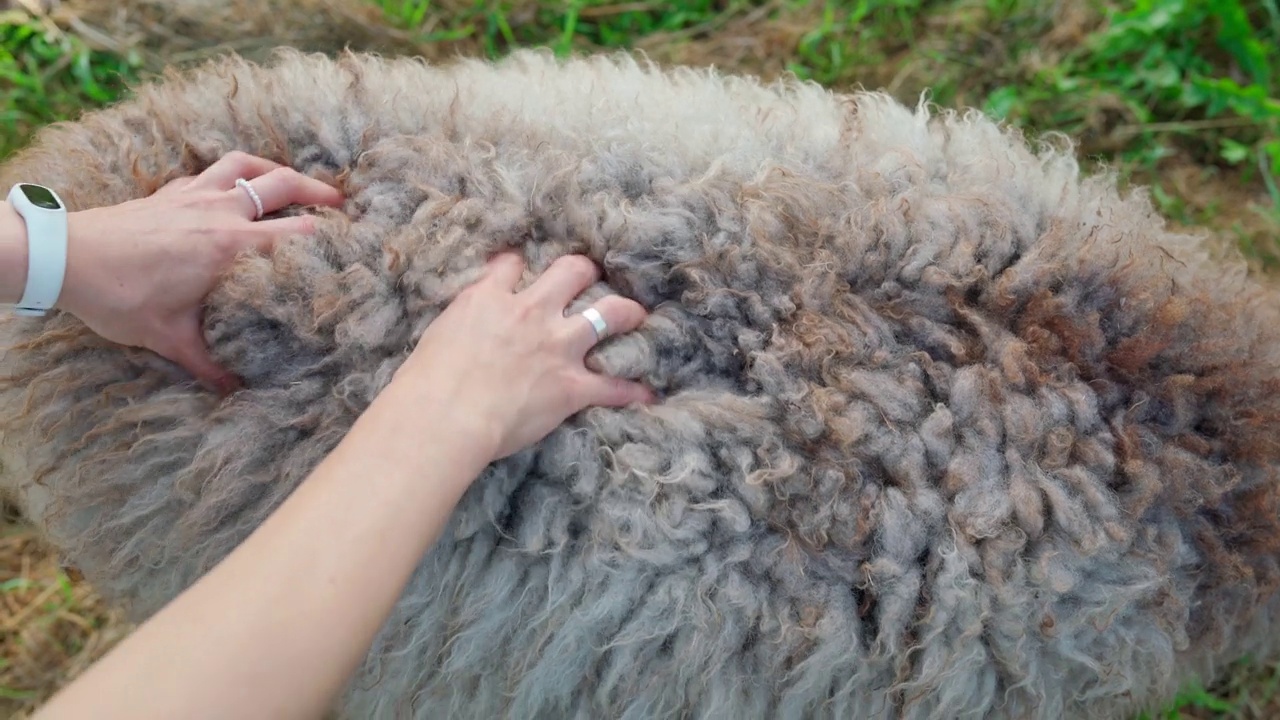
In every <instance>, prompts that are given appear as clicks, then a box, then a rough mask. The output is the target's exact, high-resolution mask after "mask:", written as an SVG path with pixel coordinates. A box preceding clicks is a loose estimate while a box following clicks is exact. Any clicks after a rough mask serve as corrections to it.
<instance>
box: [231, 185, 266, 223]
mask: <svg viewBox="0 0 1280 720" xmlns="http://www.w3.org/2000/svg"><path fill="white" fill-rule="evenodd" d="M236 187H241V188H244V191H245V192H247V193H249V199H250V200H253V206H254V207H256V208H257V209H258V217H256V218H254V219H255V220H257V219H259V218H261V217H262V198H260V197H258V193H257V192H255V191H254V189H253V186H252V185H250V184H249V181H248V180H245V179H244V178H237V179H236Z"/></svg>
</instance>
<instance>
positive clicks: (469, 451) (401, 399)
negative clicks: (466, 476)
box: [367, 373, 501, 471]
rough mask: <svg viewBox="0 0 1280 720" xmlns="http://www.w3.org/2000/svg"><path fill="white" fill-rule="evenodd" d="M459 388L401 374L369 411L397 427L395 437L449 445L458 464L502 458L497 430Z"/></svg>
mask: <svg viewBox="0 0 1280 720" xmlns="http://www.w3.org/2000/svg"><path fill="white" fill-rule="evenodd" d="M459 390H460V389H459V388H458V387H457V386H456V385H454V384H452V383H447V382H443V381H442V382H435V383H432V382H429V381H427V380H426V379H425V378H422V377H419V376H418V375H417V374H405V373H397V375H396V377H395V378H394V379H392V381H391V383H390V384H389V385H388V386H387V387H386V388H385V389H384V390H383V391H382V392H381V393H379V394H378V397H377V398H375V399H374V401H373V403H372V404H371V406H370V407H369V411H368V412H367V414H369V413H372V414H374V415H375V416H377V417H381V418H384V419H385V420H386V422H387V423H389V424H393V425H394V426H395V428H396V429H395V433H396V434H397V435H400V436H401V437H405V438H406V439H407V440H409V442H411V443H418V444H422V443H423V442H424V441H426V442H428V443H429V444H431V445H435V444H436V443H437V441H440V442H443V443H447V444H448V446H449V447H450V448H452V449H453V451H454V452H455V454H457V455H458V456H459V457H458V460H459V461H461V462H464V463H466V464H468V465H472V466H478V467H477V471H478V470H480V469H483V468H484V466H486V465H488V464H489V463H490V462H492V461H493V460H494V459H495V458H496V457H497V455H498V450H499V447H500V445H501V434H500V433H499V428H498V425H497V424H496V423H494V422H491V421H489V419H488V418H487V417H485V416H484V414H483V413H480V412H477V411H476V409H475V408H476V403H472V402H468V401H467V399H466V398H465V397H463V396H462V395H463V394H462V393H461V392H460V391H459Z"/></svg>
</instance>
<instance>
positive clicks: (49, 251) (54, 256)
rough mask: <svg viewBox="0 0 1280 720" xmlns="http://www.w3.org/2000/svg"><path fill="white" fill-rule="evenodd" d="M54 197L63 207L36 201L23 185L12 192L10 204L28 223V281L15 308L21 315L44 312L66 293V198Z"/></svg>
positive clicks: (17, 186)
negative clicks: (45, 204) (23, 188)
mask: <svg viewBox="0 0 1280 720" xmlns="http://www.w3.org/2000/svg"><path fill="white" fill-rule="evenodd" d="M44 189H45V190H48V188H44ZM48 192H49V193H51V194H52V193H53V191H52V190H48ZM54 198H55V199H56V200H57V203H58V205H59V206H61V207H62V208H63V209H59V210H48V209H45V208H41V207H38V206H36V205H34V204H32V203H31V201H30V200H28V199H27V197H26V196H25V195H24V194H23V192H22V189H21V186H19V185H15V186H14V187H13V189H12V190H11V191H10V192H9V203H10V204H11V205H12V206H13V207H14V209H16V210H17V211H18V214H20V215H22V218H23V220H25V221H26V225H27V284H26V289H25V290H24V292H23V294H22V299H21V300H19V301H18V303H17V305H16V306H15V307H14V313H15V314H17V315H26V316H40V315H44V314H45V313H47V312H48V311H49V310H50V309H51V308H53V306H54V305H55V304H57V302H58V297H59V296H60V295H61V294H62V282H63V280H64V279H65V276H66V271H67V213H66V210H65V207H66V206H65V204H63V202H62V198H58V197H57V195H56V194H55V195H54Z"/></svg>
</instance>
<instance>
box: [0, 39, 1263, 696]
mask: <svg viewBox="0 0 1280 720" xmlns="http://www.w3.org/2000/svg"><path fill="white" fill-rule="evenodd" d="M234 149H239V150H244V151H247V152H252V153H257V154H262V155H266V156H268V157H272V158H274V159H276V160H279V161H282V162H287V163H290V164H291V165H293V166H295V167H297V168H300V169H302V170H304V171H306V172H309V173H313V174H316V175H327V176H332V177H335V178H337V179H338V180H339V181H340V182H341V183H342V185H343V187H344V189H345V192H346V193H347V194H348V197H349V202H348V204H347V205H346V207H345V209H344V211H342V212H325V213H322V214H320V215H319V220H318V232H317V235H316V236H315V237H314V238H310V239H294V240H291V241H289V242H287V243H285V244H283V245H282V246H281V247H280V248H279V249H278V250H277V251H276V252H275V253H274V255H273V256H272V257H270V258H266V257H248V258H243V259H242V260H241V261H240V262H238V263H237V264H236V266H235V267H234V270H233V271H232V272H231V273H230V275H229V277H228V278H227V279H226V281H225V283H224V284H223V285H222V286H221V287H220V288H219V289H218V290H217V291H216V292H215V293H214V294H213V295H212V297H211V298H210V307H209V314H208V319H207V335H208V338H209V340H210V342H211V343H212V346H213V348H214V349H215V351H216V355H217V356H218V357H219V358H220V360H221V361H222V362H224V363H225V364H226V365H227V366H228V367H229V368H230V369H232V370H233V371H235V372H236V373H238V374H239V375H240V376H242V377H243V378H244V379H245V381H246V385H247V389H245V390H243V391H241V392H239V393H237V394H236V395H234V396H233V397H231V398H230V399H228V400H226V401H225V402H221V403H219V402H218V401H217V400H216V399H215V398H214V397H212V396H211V395H209V394H208V393H206V392H203V391H202V390H200V389H199V388H198V387H196V386H195V385H194V384H193V383H191V382H189V380H188V379H187V378H185V376H183V375H182V374H181V373H180V372H179V371H177V370H175V369H174V368H172V367H171V366H169V365H167V364H166V363H163V362H161V361H158V360H157V359H156V358H155V357H154V356H151V355H149V354H147V353H142V352H134V351H126V350H122V349H119V348H117V347H113V346H110V345H108V344H106V343H103V342H102V341H100V340H98V339H96V338H95V337H94V336H93V335H92V334H91V333H89V332H87V331H86V330H85V329H84V328H83V327H82V326H81V325H80V324H79V323H78V322H77V321H76V320H74V319H73V318H70V317H67V316H56V317H52V318H50V319H48V320H46V321H43V322H36V321H30V320H24V321H21V322H20V323H17V324H13V325H10V326H9V328H8V332H9V333H10V334H11V338H12V339H13V340H14V341H16V342H17V343H18V346H17V348H16V349H15V350H13V351H11V352H9V353H7V355H6V357H5V358H4V361H3V371H4V372H5V373H6V374H7V375H8V376H9V377H10V381H9V384H8V386H7V388H8V389H7V391H6V393H7V394H6V395H5V396H4V398H3V399H4V400H5V401H6V402H7V403H9V404H10V406H11V407H14V408H17V410H15V411H14V412H12V413H10V416H11V417H9V418H8V420H9V422H8V427H7V430H6V433H7V439H8V440H9V441H10V443H12V445H13V448H14V450H13V451H12V452H13V454H14V457H16V458H17V459H18V460H19V461H20V465H25V467H26V471H25V472H21V473H19V472H17V471H11V473H10V477H9V479H8V480H7V483H8V484H10V485H11V486H12V487H14V488H15V489H16V490H17V491H18V493H19V495H20V497H21V498H22V500H23V503H24V505H25V506H26V507H27V509H28V512H30V513H31V515H32V517H33V518H34V519H35V521H36V522H38V523H39V524H40V525H41V526H42V527H43V528H45V529H46V530H47V532H48V533H49V537H50V538H51V540H52V541H53V542H54V543H55V544H56V545H57V546H58V547H59V548H61V549H63V550H64V551H65V553H66V556H67V558H68V559H69V560H70V561H71V562H72V563H74V564H75V565H76V566H77V567H78V568H80V569H81V570H82V571H83V572H84V573H85V575H86V576H87V577H88V578H89V579H90V580H91V581H92V582H93V583H94V584H95V585H96V586H97V588H99V589H100V590H101V591H102V592H103V593H104V594H105V595H106V596H107V597H108V598H110V599H112V600H113V601H118V602H121V603H123V604H127V606H128V607H129V608H130V609H131V610H132V613H133V616H134V617H135V618H138V619H141V618H145V617H147V616H148V615H150V614H151V613H153V612H155V611H156V610H157V609H158V608H159V607H160V606H161V605H162V604H163V603H165V602H166V601H168V600H170V599H171V598H173V597H174V596H175V595H176V594H177V593H179V592H180V591H181V590H182V589H183V588H184V587H186V586H188V585H189V584H191V583H192V582H193V581H194V580H195V579H196V578H197V577H198V576H199V575H200V574H201V573H203V572H205V571H207V570H208V569H209V568H211V567H212V566H213V565H214V564H215V563H217V562H218V561H219V560H220V559H221V558H222V557H224V556H225V555H226V554H227V553H228V552H229V551H230V550H231V549H232V548H233V547H234V546H235V545H236V544H237V543H239V542H241V541H242V540H243V539H244V538H245V537H246V535H247V534H248V533H249V532H250V531H251V530H252V529H253V528H254V527H255V526H257V525H258V524H259V523H261V522H262V521H263V519H264V518H265V517H266V516H267V515H268V513H270V512H271V511H272V510H273V509H274V508H275V507H277V506H278V505H279V504H280V503H281V501H282V500H283V499H284V498H285V497H286V496H287V495H288V494H289V492H290V491H291V490H292V489H294V488H295V487H296V486H297V484H298V483H299V482H301V481H302V480H303V478H304V477H305V476H306V475H307V473H308V471H309V470H310V469H311V468H312V467H314V466H315V465H316V464H317V463H318V462H319V461H320V460H321V458H323V457H324V456H325V455H326V453H327V452H328V451H329V450H330V449H332V448H333V447H334V446H335V444H336V443H337V442H338V441H339V440H340V438H341V437H342V435H343V433H344V431H346V430H347V429H348V428H349V427H350V426H351V424H352V421H353V420H354V419H355V418H356V416H357V414H358V413H360V412H361V411H362V409H364V408H365V407H366V406H367V405H368V404H369V403H370V401H371V399H372V398H373V397H374V396H375V395H376V394H377V393H378V392H379V390H380V389H381V388H383V387H384V386H385V385H386V383H387V382H388V379H389V378H390V377H391V375H392V373H393V371H394V370H395V369H396V367H397V366H398V364H399V363H400V362H401V361H402V360H403V359H404V358H405V357H406V354H407V352H408V348H409V347H410V346H411V345H412V344H413V342H414V340H415V338H416V337H417V336H418V335H419V334H420V333H421V332H422V330H423V328H424V327H425V326H426V325H427V324H428V323H430V322H431V321H432V319H433V317H435V316H436V315H437V314H438V313H439V312H440V311H441V310H442V309H443V308H444V307H445V306H446V304H447V303H448V301H449V299H450V298H451V297H452V296H453V295H454V294H455V293H456V292H457V291H458V290H459V289H460V288H462V287H463V286H464V285H465V284H466V283H467V282H469V281H470V280H471V279H473V278H474V277H475V276H476V273H477V271H478V269H479V268H480V267H481V265H482V263H483V262H484V261H485V259H486V258H487V257H488V256H490V254H491V253H493V252H495V251H497V250H499V249H501V248H505V247H517V248H522V249H523V250H524V252H525V253H526V255H527V257H528V258H529V261H530V263H531V277H532V274H533V273H536V272H538V271H540V270H541V269H542V268H544V267H545V266H546V264H547V263H549V262H550V261H551V260H552V259H554V258H555V257H558V256H561V255H564V254H567V253H585V254H588V255H590V256H591V257H593V258H594V259H595V260H596V261H598V262H599V263H600V264H601V265H602V266H603V267H604V268H605V271H606V275H605V279H604V281H603V282H602V283H601V284H600V285H599V286H598V287H595V288H593V289H592V291H591V292H590V293H588V294H587V295H586V296H584V298H583V302H586V301H589V300H591V299H593V298H595V297H598V296H599V295H600V294H601V293H603V292H606V291H613V292H618V293H621V294H624V295H627V296H629V297H633V298H635V299H637V300H638V301H640V302H641V303H643V304H644V305H645V306H646V307H649V308H651V309H652V310H653V315H652V318H651V319H650V320H649V321H648V322H647V323H646V324H645V325H644V326H643V327H642V328H641V329H640V330H638V331H636V332H634V333H632V334H629V335H627V336H625V337H619V338H614V339H611V340H609V341H607V342H606V343H604V344H603V345H602V346H600V347H599V348H598V349H597V350H596V351H594V352H593V353H592V355H591V356H590V362H591V363H592V364H593V366H594V367H597V368H601V369H604V370H606V371H608V372H611V373H615V374H618V375H621V376H625V377H628V378H637V379H642V380H644V381H646V382H648V383H650V384H651V385H652V386H654V387H655V388H657V389H658V390H659V391H660V392H661V394H662V400H661V402H660V403H659V404H658V405H657V406H655V407H652V408H649V409H642V408H626V409H593V410H590V411H587V412H584V413H582V414H581V415H579V416H576V417H574V418H572V419H571V420H570V421H569V422H566V423H565V424H564V425H563V426H562V427H561V428H560V429H558V430H557V431H555V432H554V433H552V434H551V436H549V437H548V438H546V439H545V440H544V441H543V442H541V443H539V444H538V445H537V446H535V447H533V448H531V449H529V450H528V451H527V452H523V453H521V454H519V455H517V456H515V457H513V458H510V459H508V460H506V461H503V462H499V463H496V464H494V465H493V466H492V467H491V468H489V469H488V470H487V472H486V473H485V474H484V475H483V476H482V477H481V478H480V479H479V480H478V481H477V482H476V483H475V485H474V487H473V488H472V489H471V490H470V492H469V493H468V494H467V495H466V497H465V498H464V499H463V501H462V503H461V505H460V506H459V507H458V509H457V511H456V513H455V514H454V516H453V518H452V520H451V523H450V525H449V527H448V529H447V532H446V535H445V536H444V537H443V539H442V540H441V541H440V542H439V544H438V546H436V547H435V548H434V549H433V550H432V551H431V552H430V553H429V554H428V555H427V556H426V557H425V558H424V559H423V560H422V563H421V566H420V568H419V569H418V572H417V573H416V574H415V577H414V578H413V580H412V582H411V584H410V586H409V587H408V588H407V589H406V591H405V593H404V596H403V598H402V599H401V601H400V602H399V604H398V606H397V607H396V608H395V611H394V613H393V615H392V617H390V618H389V619H388V620H387V622H386V625H385V627H384V629H383V631H382V632H381V633H380V635H379V637H378V638H377V640H376V643H375V645H374V646H373V647H372V648H371V650H370V652H369V654H368V657H367V661H366V662H365V664H364V665H363V666H362V667H361V668H360V670H359V672H358V674H357V675H356V677H354V678H353V680H352V682H351V685H350V687H349V689H348V691H347V692H346V693H345V695H344V697H343V698H342V700H341V704H342V709H343V711H344V712H345V714H347V715H349V716H350V717H354V718H390V717H397V718H399V717H422V718H427V717H432V718H435V717H469V718H498V717H505V718H543V717H545V718H570V717H571V718H655V717H706V718H733V719H735V720H736V719H737V718H818V717H832V718H842V719H844V718H889V717H906V718H960V717H1009V718H1057V717H1064V716H1066V717H1089V718H1105V717H1124V716H1126V715H1128V714H1130V713H1132V712H1134V711H1135V710H1137V709H1139V708H1144V707H1151V706H1153V705H1158V704H1160V703H1161V702H1163V701H1166V700H1167V699H1168V698H1170V697H1171V696H1172V694H1173V693H1174V692H1175V691H1176V690H1177V688H1178V687H1179V686H1180V685H1181V684H1182V683H1184V682H1186V681H1187V680H1188V679H1190V678H1194V677H1208V676H1210V675H1211V674H1212V673H1214V672H1216V671H1217V669H1218V668H1220V666H1221V664H1222V663H1224V662H1226V661H1229V660H1232V659H1234V658H1237V657H1240V656H1242V655H1244V654H1245V653H1248V652H1254V653H1266V652H1270V651H1271V650H1272V649H1273V645H1272V643H1271V634H1270V631H1269V628H1270V627H1271V618H1272V617H1273V616H1274V615H1275V612H1276V611H1277V604H1276V602H1275V600H1274V597H1275V590H1276V587H1277V580H1278V579H1280V572H1278V571H1280V568H1278V567H1277V562H1276V558H1277V549H1278V548H1280V512H1277V510H1278V508H1277V497H1276V477H1275V476H1276V468H1277V467H1278V466H1280V462H1278V461H1280V458H1278V457H1277V456H1278V454H1280V449H1278V448H1277V443H1276V442H1275V441H1274V440H1273V439H1272V428H1273V427H1275V423H1276V420H1277V415H1278V414H1280V400H1278V399H1277V398H1280V393H1277V392H1276V391H1277V382H1276V380H1277V368H1278V367H1280V335H1278V333H1280V317H1277V306H1278V303H1277V302H1276V301H1275V297H1274V296H1273V295H1270V294H1268V293H1267V292H1266V291H1265V290H1264V288H1262V287H1261V286H1259V285H1257V284H1255V283H1254V281H1252V280H1250V279H1249V278H1248V277H1247V274H1246V273H1245V272H1244V271H1243V269H1242V268H1241V267H1238V266H1236V265H1223V264H1219V263H1217V262H1215V261H1214V260H1213V259H1212V258H1211V257H1210V255H1209V254H1208V253H1207V251H1205V250H1204V249H1203V248H1202V247H1201V246H1200V245H1199V244H1198V243H1197V240H1196V239H1195V238H1192V237H1188V236H1184V235H1177V234H1173V233H1171V232H1169V231H1167V230H1165V229H1164V228H1163V225H1162V222H1161V220H1160V219H1159V217H1157V216H1156V215H1155V214H1154V213H1153V211H1152V209H1151V207H1150V205H1149V203H1148V202H1147V201H1146V200H1145V199H1144V198H1143V197H1141V196H1133V197H1128V198H1125V197H1122V196H1121V195H1119V194H1118V193H1117V191H1116V189H1115V187H1114V184H1113V183H1112V181H1111V180H1110V179H1109V178H1103V177H1100V178H1092V179H1082V178H1081V176H1080V174H1079V171H1078V166H1077V164H1076V162H1075V161H1074V160H1073V158H1072V155H1071V153H1070V152H1068V149H1063V148H1057V149H1055V148H1054V147H1049V146H1045V147H1035V146H1028V144H1027V143H1025V142H1024V141H1022V140H1021V139H1020V138H1018V137H1017V136H1015V135H1013V134H1011V133H1009V132H1006V131H1004V130H1002V129H1001V128H999V127H997V126H996V125H995V124H993V123H991V122H990V121H988V120H987V119H984V118H983V117H981V116H979V115H976V114H955V113H942V114H933V113H930V112H929V111H928V110H927V108H924V107H919V108H908V107H903V106H901V105H899V104H897V103H895V102H893V101H892V100H891V99H890V98H888V97H886V96H884V95H881V94H875V93H859V94H854V95H835V94H831V93H828V92H826V91H823V90H822V89H820V88H818V87H816V86H813V85H809V84H799V83H793V82H782V83H778V84H770V85H765V84H762V83H759V82H756V81H753V80H751V79H746V78H734V77H722V76H719V75H717V74H715V73H712V72H707V71H694V70H691V69H681V70H666V71H660V70H658V69H655V68H653V67H649V66H647V65H644V64H640V63H638V62H635V61H634V60H632V59H629V58H625V57H609V58H605V57H595V58H589V59H586V58H582V59H575V60H572V61H568V62H563V63H561V62H558V61H556V60H554V59H553V58H552V57H550V56H548V55H546V54H543V53H532V52H521V53H517V54H516V55H514V56H512V57H510V58H508V59H506V60H504V61H502V62H500V63H497V64H487V63H483V62H480V61H475V60H470V61H460V62H457V63H455V64H451V65H449V66H447V67H429V66H427V65H426V64H425V63H422V62H415V61H411V60H395V61H386V60H380V59H377V58H373V57H367V56H346V57H344V58H342V59H339V60H336V61H335V60H329V59H325V58H322V57H318V56H303V55H300V54H296V53H285V54H282V55H280V56H279V57H277V58H276V59H275V60H274V61H273V62H272V64H270V65H269V66H265V67H260V66H255V65H252V64H249V63H247V62H245V61H243V60H236V59H228V60H222V61H218V62H216V63H215V64H211V65H208V66H204V67H202V68H200V69H198V70H196V71H192V72H189V73H187V74H184V75H174V76H172V77H170V78H169V79H167V80H166V81H165V82H164V83H163V84H159V85H155V86H151V87H147V88H143V89H141V90H140V91H139V93H138V96H137V97H136V99H133V100H130V101H129V102H126V103H124V104H122V105H119V106H116V107H114V108H111V109H108V110H105V111H102V112H97V113H95V114H91V115H89V116H87V117H84V118H83V119H81V120H80V121H78V122H76V123H74V124H68V125H63V126H60V127H54V128H49V129H46V130H45V131H44V132H43V134H42V135H40V137H39V139H38V141H37V142H36V143H35V144H34V146H33V147H32V148H30V149H29V150H27V151H26V152H25V153H24V154H22V155H21V156H19V157H17V158H16V159H14V160H13V161H12V162H11V163H10V164H8V165H7V166H5V167H4V168H3V171H2V172H0V180H3V181H4V182H5V183H6V184H7V183H9V182H13V181H16V180H19V179H22V180H28V181H34V182H42V183H46V184H48V185H51V186H53V187H55V188H57V189H58V190H59V191H61V192H62V194H63V195H64V197H65V198H66V200H67V201H68V202H69V203H70V204H71V205H72V206H73V207H75V208H84V207H88V206H92V205H102V204H106V203H116V202H120V201H124V200H128V199H131V198H136V197H139V196H142V195H145V194H147V193H149V192H151V191H153V190H154V189H155V188H157V187H158V186H160V185H161V184H162V183H164V182H166V181H168V180H169V179H171V178H174V177H177V176H179V175H182V174H188V173H193V172H198V171H199V170H200V169H202V168H203V167H205V166H207V165H208V164H209V163H211V162H212V161H213V160H215V159H216V158H218V157H219V156H220V155H221V154H223V153H225V152H227V151H231V150H234ZM6 186H7V185H6ZM578 307H580V306H575V308H574V309H577V308H578ZM404 431H405V432H413V428H409V427H406V428H404ZM423 480H424V482H426V481H429V478H423Z"/></svg>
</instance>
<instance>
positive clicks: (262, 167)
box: [191, 150, 284, 190]
mask: <svg viewBox="0 0 1280 720" xmlns="http://www.w3.org/2000/svg"><path fill="white" fill-rule="evenodd" d="M281 167H284V166H283V165H281V164H280V163H277V162H272V161H271V160H267V159H266V158H260V157H258V156H256V155H250V154H248V153H244V152H240V151H239V150H234V151H232V152H229V153H227V154H226V155H223V156H222V157H221V158H220V159H219V160H218V161H217V162H215V163H214V164H212V165H210V166H209V167H207V168H205V171H204V172H202V173H200V174H199V175H198V176H196V180H195V182H194V183H192V185H191V189H193V190H234V189H236V180H237V179H238V178H245V179H246V180H253V179H255V178H258V177H261V176H263V175H266V174H267V173H269V172H273V171H275V170H279V169H280V168H281Z"/></svg>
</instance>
